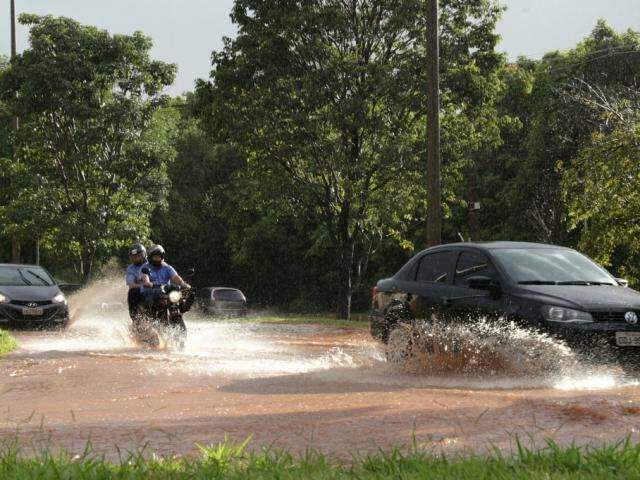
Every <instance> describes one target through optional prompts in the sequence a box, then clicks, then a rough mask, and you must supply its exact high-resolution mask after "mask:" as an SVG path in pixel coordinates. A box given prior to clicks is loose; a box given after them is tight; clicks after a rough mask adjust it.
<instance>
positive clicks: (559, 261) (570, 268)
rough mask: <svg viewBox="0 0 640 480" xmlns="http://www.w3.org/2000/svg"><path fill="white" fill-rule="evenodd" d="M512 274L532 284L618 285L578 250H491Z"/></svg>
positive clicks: (521, 281)
mask: <svg viewBox="0 0 640 480" xmlns="http://www.w3.org/2000/svg"><path fill="white" fill-rule="evenodd" d="M491 253H492V254H493V256H494V258H496V260H497V261H498V262H499V263H500V265H501V266H502V268H503V269H504V270H505V271H506V273H507V274H508V275H509V277H510V278H511V279H512V280H513V281H515V282H516V283H520V284H531V285H536V284H538V285H615V284H616V281H615V279H614V278H613V277H612V276H611V275H610V274H609V273H608V272H607V271H606V270H605V269H604V268H602V267H600V266H599V265H598V264H596V263H595V262H593V261H592V260H590V259H589V258H587V257H585V256H584V255H582V254H581V253H578V252H576V251H575V250H568V249H553V248H539V249H520V248H513V249H512V248H507V249H496V250H493V251H492V252H491Z"/></svg>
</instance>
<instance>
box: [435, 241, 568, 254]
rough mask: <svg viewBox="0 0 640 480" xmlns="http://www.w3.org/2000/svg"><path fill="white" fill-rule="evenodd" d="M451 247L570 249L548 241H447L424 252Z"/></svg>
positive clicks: (479, 248)
mask: <svg viewBox="0 0 640 480" xmlns="http://www.w3.org/2000/svg"><path fill="white" fill-rule="evenodd" d="M451 247H455V248H460V247H463V248H475V249H478V250H500V249H506V248H514V249H527V250H533V249H545V248H554V249H558V248H561V249H565V250H570V249H569V248H567V247H561V246H559V245H551V244H548V243H533V242H509V241H498V242H458V243H447V244H444V245H437V246H435V247H431V248H427V249H426V250H423V251H424V252H427V251H429V252H431V251H434V252H435V251H437V250H444V249H448V248H451Z"/></svg>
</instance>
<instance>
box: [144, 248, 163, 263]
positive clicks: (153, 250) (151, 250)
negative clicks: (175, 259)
mask: <svg viewBox="0 0 640 480" xmlns="http://www.w3.org/2000/svg"><path fill="white" fill-rule="evenodd" d="M154 255H160V257H162V259H163V260H164V248H163V247H162V245H154V246H152V247H149V251H148V252H147V256H148V257H149V258H151V257H153V256H154Z"/></svg>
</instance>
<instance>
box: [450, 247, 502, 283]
mask: <svg viewBox="0 0 640 480" xmlns="http://www.w3.org/2000/svg"><path fill="white" fill-rule="evenodd" d="M478 275H480V276H483V277H489V278H491V279H492V280H493V281H494V282H495V281H497V280H498V275H497V273H496V271H495V269H494V268H493V266H492V265H491V262H489V259H488V258H487V257H485V256H484V255H482V254H481V253H478V252H462V253H461V254H460V256H459V257H458V263H457V265H456V277H455V279H454V283H455V285H457V286H460V287H468V284H467V279H468V278H469V277H474V276H478Z"/></svg>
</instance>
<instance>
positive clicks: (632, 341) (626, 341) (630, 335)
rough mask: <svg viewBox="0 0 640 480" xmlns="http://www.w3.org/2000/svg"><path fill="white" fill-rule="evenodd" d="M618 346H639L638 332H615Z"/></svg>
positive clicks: (639, 334) (639, 336)
mask: <svg viewBox="0 0 640 480" xmlns="http://www.w3.org/2000/svg"><path fill="white" fill-rule="evenodd" d="M616 345H618V346H619V347H640V332H616Z"/></svg>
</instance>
